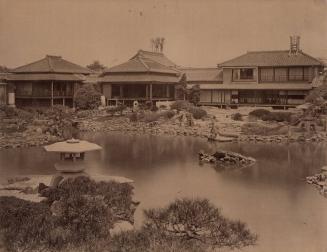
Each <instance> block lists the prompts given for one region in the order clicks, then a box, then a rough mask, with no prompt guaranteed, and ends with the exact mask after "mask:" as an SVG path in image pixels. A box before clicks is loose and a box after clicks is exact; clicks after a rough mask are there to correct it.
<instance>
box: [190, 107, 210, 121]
mask: <svg viewBox="0 0 327 252" xmlns="http://www.w3.org/2000/svg"><path fill="white" fill-rule="evenodd" d="M188 112H190V113H191V114H192V115H193V117H194V119H202V118H203V117H205V116H207V111H205V110H204V109H202V108H198V107H189V108H188Z"/></svg>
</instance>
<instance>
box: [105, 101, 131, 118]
mask: <svg viewBox="0 0 327 252" xmlns="http://www.w3.org/2000/svg"><path fill="white" fill-rule="evenodd" d="M126 108H127V106H125V105H123V104H119V105H118V106H116V107H109V108H107V113H109V114H111V116H113V115H114V114H115V113H116V112H119V113H120V115H121V116H122V115H123V111H124V110H125V109H126Z"/></svg>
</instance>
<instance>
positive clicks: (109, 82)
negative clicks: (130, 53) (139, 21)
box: [101, 50, 183, 105]
mask: <svg viewBox="0 0 327 252" xmlns="http://www.w3.org/2000/svg"><path fill="white" fill-rule="evenodd" d="M182 75H183V74H182V72H181V71H180V70H178V69H177V66H176V64H175V63H173V62H172V61H170V60H169V59H168V58H167V57H166V56H165V55H164V54H163V53H161V52H148V51H143V50H139V51H138V52H137V54H136V55H135V56H134V57H132V58H131V59H130V60H128V61H127V62H125V63H122V64H120V65H117V66H114V67H112V68H109V69H108V70H106V71H104V73H103V75H102V80H101V86H102V92H103V94H104V95H105V97H106V100H107V104H109V105H114V104H116V103H117V102H121V103H124V104H127V105H131V104H132V103H133V101H138V102H145V101H153V102H155V101H171V100H174V99H175V85H176V84H178V83H179V82H180V81H181V78H182Z"/></svg>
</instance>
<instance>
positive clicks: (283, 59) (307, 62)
mask: <svg viewBox="0 0 327 252" xmlns="http://www.w3.org/2000/svg"><path fill="white" fill-rule="evenodd" d="M218 66H220V67H242V66H259V67H260V66H261V67H265V66H266V67H270V66H276V67H278V66H322V62H320V61H319V60H317V59H315V58H314V57H312V56H310V55H308V54H305V53H304V52H302V51H300V52H298V53H297V54H293V55H291V54H289V51H288V50H284V51H253V52H247V53H246V54H243V55H241V56H239V57H236V58H234V59H231V60H228V61H225V62H223V63H221V64H218Z"/></svg>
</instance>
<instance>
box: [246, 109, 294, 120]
mask: <svg viewBox="0 0 327 252" xmlns="http://www.w3.org/2000/svg"><path fill="white" fill-rule="evenodd" d="M249 116H254V117H256V118H258V119H260V120H262V121H276V122H291V121H292V113H291V112H270V111H268V110H266V109H256V110H253V111H251V112H250V113H249Z"/></svg>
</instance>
